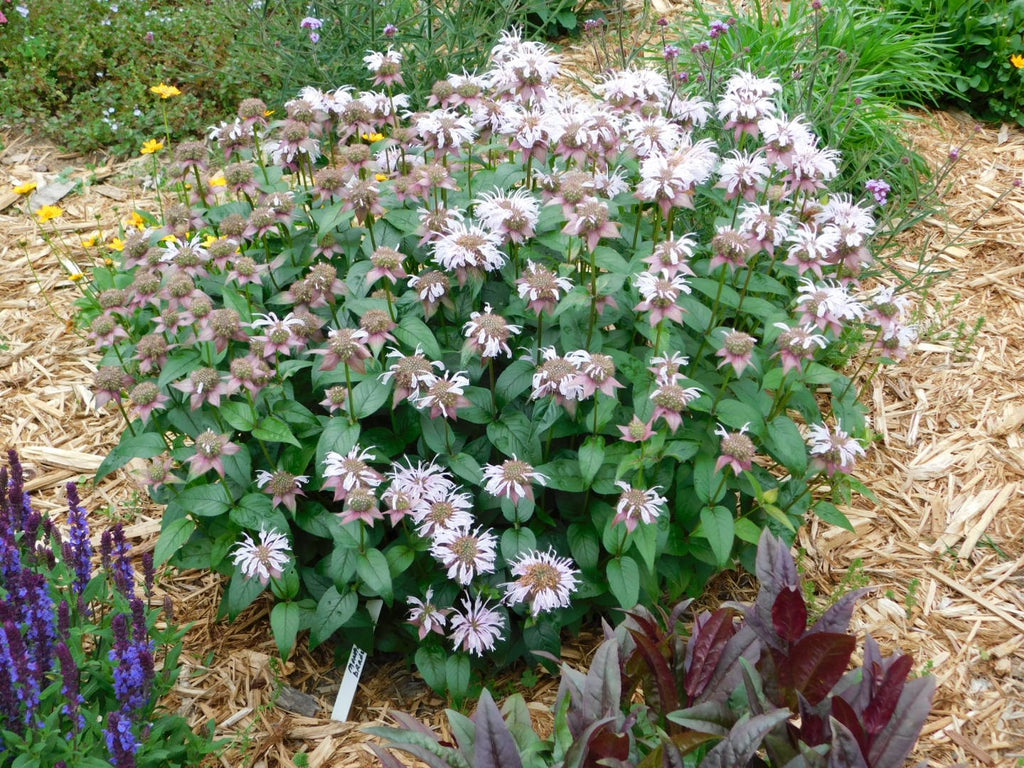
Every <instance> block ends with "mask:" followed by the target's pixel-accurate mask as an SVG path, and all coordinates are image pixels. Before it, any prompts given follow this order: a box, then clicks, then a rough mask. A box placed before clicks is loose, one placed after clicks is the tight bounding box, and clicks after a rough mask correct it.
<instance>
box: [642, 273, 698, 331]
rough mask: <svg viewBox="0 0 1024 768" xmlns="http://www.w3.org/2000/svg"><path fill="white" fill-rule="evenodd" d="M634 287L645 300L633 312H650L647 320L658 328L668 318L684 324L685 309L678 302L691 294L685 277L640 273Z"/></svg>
mask: <svg viewBox="0 0 1024 768" xmlns="http://www.w3.org/2000/svg"><path fill="white" fill-rule="evenodd" d="M633 285H634V286H635V287H636V289H637V291H639V293H640V295H641V297H642V298H643V301H641V302H640V303H639V304H637V305H636V306H635V307H633V311H634V312H650V315H648V318H647V319H648V321H649V322H650V324H651V326H656V325H657V324H658V323H660V322H661V321H662V320H664V319H666V318H667V319H669V320H672V321H673V322H676V323H681V322H683V308H682V307H680V306H679V305H678V304H676V301H677V300H678V299H679V297H680V296H681V295H683V294H684V293H686V294H688V293H690V292H691V289H690V286H689V284H688V283H687V282H686V278H685V277H684V276H683V275H681V274H675V275H670V274H669V273H668V272H665V271H662V272H659V273H658V274H655V273H653V272H640V273H638V274H636V275H635V276H634V278H633Z"/></svg>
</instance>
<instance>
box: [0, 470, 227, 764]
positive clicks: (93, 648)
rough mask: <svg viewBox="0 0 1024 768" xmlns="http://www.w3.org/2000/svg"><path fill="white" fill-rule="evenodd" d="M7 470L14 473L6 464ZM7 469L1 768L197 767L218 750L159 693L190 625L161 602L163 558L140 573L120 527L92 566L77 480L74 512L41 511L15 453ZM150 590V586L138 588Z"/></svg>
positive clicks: (0, 532) (0, 607)
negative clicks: (158, 579) (179, 622)
mask: <svg viewBox="0 0 1024 768" xmlns="http://www.w3.org/2000/svg"><path fill="white" fill-rule="evenodd" d="M8 466H9V468H8ZM8 466H5V467H0V574H2V579H0V766H3V768H22V767H23V766H52V767H53V768H61V767H64V766H69V765H70V766H83V768H103V767H104V766H106V768H109V767H110V766H111V765H113V766H114V767H115V768H135V766H139V767H140V768H143V767H144V766H152V767H153V768H155V767H156V766H194V765H198V764H199V761H200V760H201V759H202V758H203V757H204V756H205V755H207V754H210V753H212V752H213V751H214V749H215V745H214V744H213V743H212V741H211V739H210V738H209V736H203V735H198V734H195V733H193V732H192V730H191V729H190V728H189V724H188V722H187V721H186V720H185V718H183V717H182V716H180V715H177V714H174V713H172V712H169V711H166V710H163V709H162V708H161V707H160V698H161V697H162V696H164V695H165V694H167V693H168V692H169V691H170V690H171V688H172V686H173V685H174V684H175V682H176V681H177V672H178V667H177V660H178V654H179V653H180V651H181V638H182V635H183V634H184V632H183V631H182V630H179V629H178V628H177V627H175V626H174V623H173V617H172V615H171V608H170V602H169V600H168V601H165V602H164V604H163V605H162V606H159V607H157V606H154V605H153V601H154V600H155V599H156V598H155V596H154V593H153V579H154V572H153V559H152V556H151V553H150V556H148V557H146V556H144V557H143V573H142V574H137V573H136V571H135V568H134V566H133V565H132V563H131V560H130V559H129V554H130V552H129V550H130V547H129V545H128V542H127V541H126V540H125V535H124V530H123V529H122V528H121V526H120V525H119V524H118V525H115V526H114V527H113V528H110V529H108V530H105V531H104V532H103V534H102V536H101V538H100V547H99V553H98V554H99V555H100V567H99V568H96V567H94V564H93V555H94V554H96V553H94V552H93V546H92V543H91V539H90V530H89V520H88V513H87V512H86V510H85V509H84V508H83V507H82V506H81V502H80V500H79V496H78V491H77V489H76V487H75V485H74V483H69V484H68V486H67V494H68V514H67V519H66V520H62V521H55V520H53V519H51V518H50V517H49V516H48V515H45V514H42V513H40V512H38V511H36V510H35V509H34V508H33V506H32V501H31V499H30V497H29V495H28V494H27V493H25V491H24V487H25V483H24V473H23V471H22V467H21V464H20V462H19V461H18V456H17V454H16V453H15V452H14V451H13V450H11V451H10V452H9V453H8ZM140 587H141V593H140Z"/></svg>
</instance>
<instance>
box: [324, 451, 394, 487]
mask: <svg viewBox="0 0 1024 768" xmlns="http://www.w3.org/2000/svg"><path fill="white" fill-rule="evenodd" d="M371 458H373V454H372V453H370V451H369V450H367V449H364V448H361V447H360V446H359V445H355V446H353V447H352V450H350V451H349V452H348V453H347V454H346V455H344V456H342V455H341V454H340V453H338V452H337V451H328V453H327V455H326V457H324V484H323V489H324V490H327V489H328V488H333V489H334V500H335V501H341V500H342V499H344V498H345V497H346V496H347V495H348V494H349V493H350V492H351V491H352V490H353V489H355V488H376V487H377V486H378V485H380V484H381V482H383V480H384V476H383V475H382V474H381V473H380V472H378V471H377V470H375V469H372V468H371V467H370V465H369V464H367V459H371Z"/></svg>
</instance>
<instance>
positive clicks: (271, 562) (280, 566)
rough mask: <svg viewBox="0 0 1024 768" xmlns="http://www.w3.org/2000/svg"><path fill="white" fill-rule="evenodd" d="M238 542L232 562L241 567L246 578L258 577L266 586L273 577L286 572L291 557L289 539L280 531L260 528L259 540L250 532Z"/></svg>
mask: <svg viewBox="0 0 1024 768" xmlns="http://www.w3.org/2000/svg"><path fill="white" fill-rule="evenodd" d="M242 535H243V536H244V537H245V538H244V539H243V540H242V541H240V542H238V544H237V545H236V546H237V548H236V549H235V552H234V554H233V555H232V556H231V560H232V562H234V564H235V565H237V566H239V568H241V571H242V574H243V575H245V576H246V578H250V579H251V578H253V577H255V578H258V579H259V580H260V582H261V583H262V584H263V585H264V586H266V585H267V584H269V583H270V579H271V578H275V579H278V578H280V577H281V576H282V574H284V568H285V566H286V565H287V564H288V559H289V558H290V557H291V547H290V546H289V545H288V539H287V537H286V536H285V535H284V534H283V533H279V532H278V531H268V530H266V529H264V528H260V532H259V541H253V539H252V537H250V536H249V534H248V533H243V534H242Z"/></svg>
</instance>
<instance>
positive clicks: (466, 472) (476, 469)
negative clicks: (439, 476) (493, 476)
mask: <svg viewBox="0 0 1024 768" xmlns="http://www.w3.org/2000/svg"><path fill="white" fill-rule="evenodd" d="M448 466H449V468H450V469H451V470H452V472H454V473H455V474H456V475H458V476H459V477H461V478H462V479H463V480H465V481H466V482H467V483H469V484H470V485H472V486H479V485H481V484H482V483H483V480H484V472H483V470H482V469H481V468H480V463H479V462H478V461H477V460H476V459H474V458H473V457H472V456H470V455H469V454H468V453H457V454H455V455H454V456H451V457H449V458H448Z"/></svg>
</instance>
